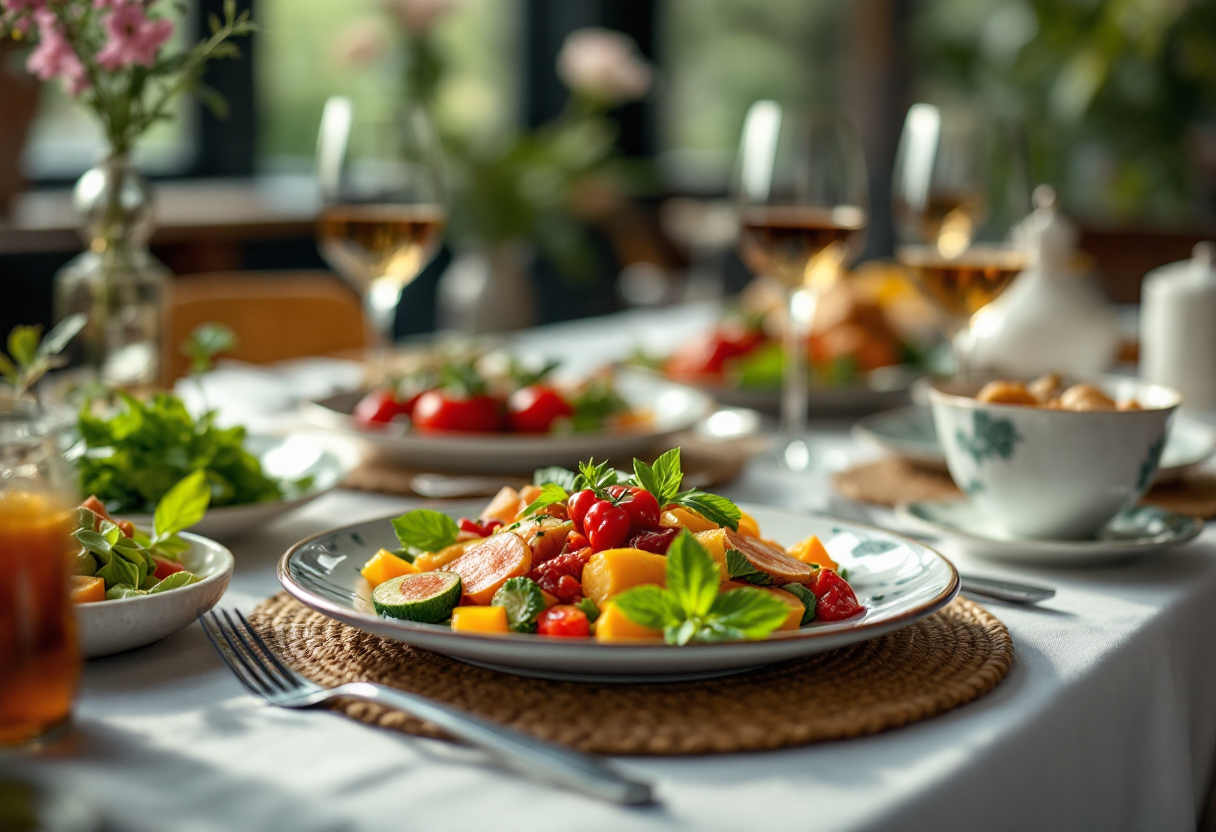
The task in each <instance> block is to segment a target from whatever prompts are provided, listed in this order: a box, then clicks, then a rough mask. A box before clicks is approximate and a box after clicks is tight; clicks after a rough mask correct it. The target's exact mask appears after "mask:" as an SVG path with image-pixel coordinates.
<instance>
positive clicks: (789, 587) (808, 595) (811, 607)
mask: <svg viewBox="0 0 1216 832" xmlns="http://www.w3.org/2000/svg"><path fill="white" fill-rule="evenodd" d="M781 588H782V589H784V590H786V591H787V592H792V593H793V594H794V595H796V596H798V600H799V601H801V602H802V606H803V608H804V609H805V611H804V612H803V613H802V620H801V621H799V622H798V626H799V627H805V626H806V625H807V624H810V623H811V622H812V621H814V620H815V602H816V599H815V593H813V592H811V591H810V590H809V589H807V588H806V587H805V586H803V585H802V584H786V585H785V586H783V587H781Z"/></svg>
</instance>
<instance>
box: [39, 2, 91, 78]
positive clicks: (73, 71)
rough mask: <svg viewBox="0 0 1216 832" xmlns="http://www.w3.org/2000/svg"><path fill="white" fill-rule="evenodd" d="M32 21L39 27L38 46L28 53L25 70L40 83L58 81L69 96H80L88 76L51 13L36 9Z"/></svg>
mask: <svg viewBox="0 0 1216 832" xmlns="http://www.w3.org/2000/svg"><path fill="white" fill-rule="evenodd" d="M34 22H35V23H37V24H38V47H37V48H36V49H35V50H34V51H33V52H31V53H30V56H29V58H28V59H27V60H26V63H25V66H26V68H27V69H28V70H29V71H30V72H32V73H33V74H34V75H36V76H37V77H38V78H39V79H40V80H43V81H50V80H51V79H53V78H59V79H61V80H62V81H63V85H64V88H65V89H66V90H67V91H68V94H69V95H73V96H75V95H80V93H82V92H84V91H85V90H86V89H88V87H89V76H88V73H87V72H85V68H84V64H82V63H81V62H80V58H79V56H77V54H76V50H75V49H73V48H72V44H71V42H70V41H68V39H67V38H66V37H64V34H63V32H62V30H60V28H59V24H58V22H57V21H56V19H55V15H54V13H52V12H49V11H47V10H46V9H36V10H35V11H34Z"/></svg>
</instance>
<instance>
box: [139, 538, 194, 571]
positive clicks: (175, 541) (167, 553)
mask: <svg viewBox="0 0 1216 832" xmlns="http://www.w3.org/2000/svg"><path fill="white" fill-rule="evenodd" d="M189 548H190V544H189V543H188V542H187V541H185V540H183V539H182V538H181V536H180V535H176V534H171V535H169V536H168V537H166V538H165V539H164V540H158V541H156V542H155V543H152V544H150V545H149V546H148V551H150V552H151V553H152V554H155V555H159V556H160V557H162V558H168V559H169V560H180V556H181V553H182V552H184V551H186V550H187V549H189ZM153 568H155V566H153Z"/></svg>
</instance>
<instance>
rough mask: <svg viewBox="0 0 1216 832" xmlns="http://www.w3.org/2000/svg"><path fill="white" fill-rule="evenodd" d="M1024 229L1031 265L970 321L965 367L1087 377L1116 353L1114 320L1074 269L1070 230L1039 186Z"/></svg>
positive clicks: (1017, 373) (1101, 297)
mask: <svg viewBox="0 0 1216 832" xmlns="http://www.w3.org/2000/svg"><path fill="white" fill-rule="evenodd" d="M1034 201H1035V210H1034V213H1033V214H1031V215H1030V216H1029V217H1028V218H1027V221H1026V222H1025V223H1024V225H1023V229H1024V231H1025V232H1026V233H1028V234H1030V235H1031V240H1030V253H1031V259H1030V265H1029V266H1028V268H1027V269H1026V270H1025V271H1024V272H1022V273H1021V274H1020V275H1018V277H1017V279H1016V280H1015V282H1014V284H1013V285H1012V286H1010V287H1009V289H1008V291H1006V292H1005V293H1004V294H1002V295H1001V296H1000V297H998V298H997V299H996V300H995V301H993V302H992V303H990V304H989V305H988V306H986V307H984V308H983V309H981V310H980V311H979V312H977V313H976V314H975V317H974V318H972V320H971V331H970V335H971V341H972V351H971V363H972V366H973V367H975V368H976V369H977V370H979V371H984V370H987V371H990V372H993V373H996V374H1003V375H1013V376H1020V377H1025V378H1030V377H1033V376H1037V375H1041V374H1043V373H1048V372H1057V373H1064V374H1065V375H1071V376H1092V375H1095V374H1097V373H1100V372H1102V371H1103V370H1105V369H1106V368H1107V367H1109V366H1110V365H1111V364H1112V363H1114V360H1115V358H1116V356H1117V355H1118V352H1119V341H1120V333H1119V320H1118V316H1117V315H1116V314H1115V310H1114V307H1113V306H1112V305H1111V303H1110V301H1109V300H1107V299H1106V297H1105V296H1104V295H1103V294H1102V290H1101V289H1100V288H1098V286H1096V285H1095V284H1094V282H1093V281H1092V280H1091V279H1089V277H1088V276H1087V275H1086V274H1084V273H1081V272H1078V270H1077V268H1076V260H1077V238H1078V236H1079V234H1078V231H1077V228H1076V226H1075V225H1074V224H1073V223H1072V222H1071V221H1070V220H1069V219H1068V218H1067V217H1065V216H1064V215H1063V214H1061V213H1060V212H1059V211H1058V210H1057V209H1056V195H1055V191H1054V190H1053V189H1052V188H1051V187H1050V186H1048V185H1040V186H1039V187H1037V188H1035V191H1034Z"/></svg>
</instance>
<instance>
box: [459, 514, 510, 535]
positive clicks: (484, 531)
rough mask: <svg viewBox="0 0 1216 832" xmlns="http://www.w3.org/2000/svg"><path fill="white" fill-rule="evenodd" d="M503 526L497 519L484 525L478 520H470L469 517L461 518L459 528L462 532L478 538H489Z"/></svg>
mask: <svg viewBox="0 0 1216 832" xmlns="http://www.w3.org/2000/svg"><path fill="white" fill-rule="evenodd" d="M501 525H502V521H501V520H499V519H497V518H493V519H490V520H487V521H486V522H484V523H478V522H477V521H476V520H470V519H469V518H467V517H462V518H460V524H459V527H460V530H461V531H462V532H469V533H470V534H475V535H477V536H478V537H489V536H490V535H492V534H494V530H495V529H497V528H498V527H499V526H501Z"/></svg>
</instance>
